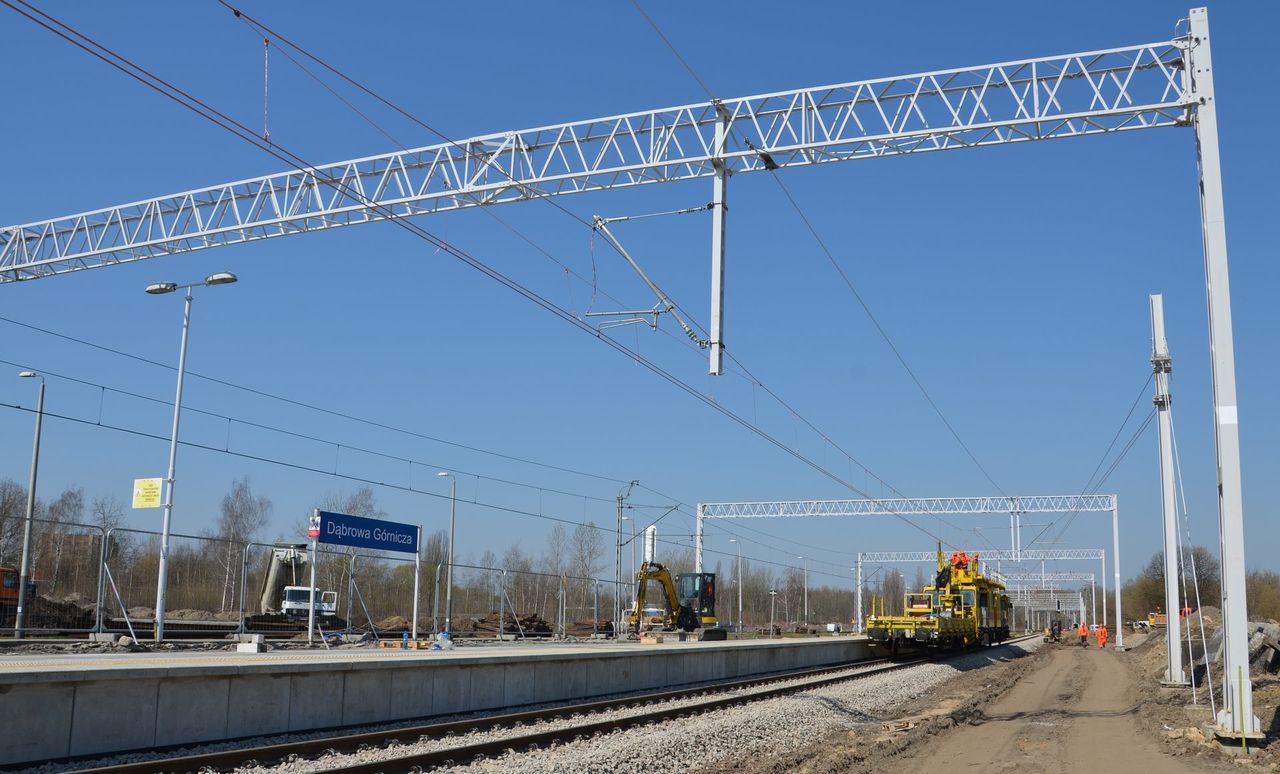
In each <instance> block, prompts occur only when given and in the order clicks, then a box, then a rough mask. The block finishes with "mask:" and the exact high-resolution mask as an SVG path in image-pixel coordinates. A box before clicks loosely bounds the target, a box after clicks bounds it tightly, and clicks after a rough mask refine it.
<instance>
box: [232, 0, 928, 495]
mask: <svg viewBox="0 0 1280 774" xmlns="http://www.w3.org/2000/svg"><path fill="white" fill-rule="evenodd" d="M218 2H219V3H220V4H221V5H222V6H223V7H225V8H227V9H228V10H230V11H232V12H233V14H234V15H235V17H236V18H237V19H240V20H241V21H242V22H244V23H245V25H246V26H248V27H249V28H250V29H252V30H253V31H254V32H255V33H257V34H262V35H265V36H271V37H274V38H277V39H278V40H279V41H281V42H283V43H285V44H286V45H287V46H289V47H290V48H292V49H294V50H295V51H297V52H298V53H299V54H301V55H302V56H305V57H306V58H308V59H310V60H311V61H312V62H315V63H316V64H317V65H319V66H320V67H323V68H324V69H325V70H328V71H329V72H330V73H332V74H333V75H335V76H336V77H338V78H339V79H341V80H342V81H344V82H346V83H347V84H349V85H351V86H353V87H354V88H356V89H358V90H359V91H361V92H363V93H364V94H366V95H368V96H369V97H371V98H373V99H374V100H376V101H378V102H379V103H381V104H383V105H384V106H386V107H387V108H389V109H391V110H392V111H394V112H395V113H397V114H399V115H400V116H402V117H404V118H406V119H408V120H410V121H412V122H413V123H415V124H417V125H418V126H420V127H422V128H423V129H426V130H427V131H428V132H430V133H432V134H433V135H435V136H436V137H438V138H439V139H441V140H442V141H444V142H446V143H449V144H451V145H453V146H454V147H455V148H458V149H459V150H462V151H463V152H464V153H465V152H467V151H466V149H465V148H464V147H463V146H462V145H461V143H459V142H458V141H456V140H454V139H452V138H451V137H449V136H448V135H446V134H445V133H444V132H442V131H440V130H438V129H436V128H435V127H434V126H432V125H431V124H429V123H427V122H426V121H423V120H422V119H421V118H420V117H418V116H417V115H415V114H414V113H412V112H410V111H408V110H406V109H404V108H403V107H401V106H400V105H398V104H396V103H395V102H393V101H391V100H390V99H388V98H386V97H384V96H383V95H381V94H380V93H378V92H376V91H375V90H373V89H372V88H370V87H368V86H367V85H365V84H364V83H362V82H360V81H359V80H357V79H355V78H352V77H351V76H349V75H347V74H346V73H345V72H343V71H342V70H340V69H339V68H337V67H335V66H334V65H332V64H331V63H329V62H328V61H326V60H324V59H323V58H321V57H320V56H318V55H316V54H315V53H313V52H311V51H309V50H308V49H306V48H304V47H303V46H301V45H300V44H299V43H297V42H296V41H294V40H292V39H291V38H288V37H286V36H284V35H282V34H280V33H279V32H278V31H277V30H275V29H272V28H271V27H268V26H267V25H266V24H264V23H263V22H261V21H260V20H258V19H255V18H253V17H252V16H250V15H249V14H247V13H245V12H243V11H241V10H239V9H237V8H235V7H234V6H232V5H231V4H229V3H228V2H227V1H226V0H218ZM641 12H642V13H643V9H641ZM659 34H660V35H661V31H660V30H659ZM673 50H674V49H673ZM675 53H676V56H679V52H675ZM289 59H290V61H293V62H295V63H296V64H298V65H299V67H300V68H301V69H302V70H303V71H304V72H306V73H307V74H308V75H310V76H311V77H312V78H313V79H315V80H317V81H318V82H320V83H321V84H322V85H323V86H324V88H326V89H327V90H329V91H330V93H332V94H334V95H335V96H338V95H337V92H335V91H334V90H333V89H331V88H330V87H329V86H328V85H327V84H324V83H323V81H321V80H320V79H319V78H318V77H317V76H316V75H315V74H314V73H312V72H311V71H310V70H309V69H307V68H306V67H303V66H302V65H301V63H297V62H296V60H294V59H293V58H292V57H289ZM682 61H683V58H682ZM685 64H686V67H688V64H687V63H685ZM690 73H691V74H692V75H693V76H694V77H695V78H697V74H696V73H693V71H692V69H690ZM700 82H701V81H700ZM704 88H705V84H704ZM339 99H340V100H341V101H342V102H343V103H344V104H347V105H348V106H350V103H349V102H348V101H347V100H345V99H343V98H341V97H340V96H339ZM352 109H353V110H355V108H354V107H352ZM355 112H356V113H357V114H358V115H360V116H361V117H362V118H364V119H365V120H366V121H367V122H368V123H370V125H372V126H374V127H375V128H376V129H378V131H380V132H381V133H382V134H383V135H384V136H386V137H387V138H388V139H390V140H391V141H392V142H393V143H395V144H397V145H399V146H400V147H401V148H402V149H404V145H403V144H402V143H400V142H399V141H398V140H396V139H395V138H394V137H393V136H391V134H390V133H389V132H387V131H386V130H385V129H383V128H382V127H381V126H379V125H378V124H377V123H376V122H374V121H373V120H372V119H371V118H369V117H368V116H366V115H365V114H364V113H362V112H360V111H359V110H355ZM504 174H506V177H507V178H508V179H510V180H512V182H513V183H518V181H516V180H515V179H514V178H512V177H511V175H510V174H509V173H505V172H504ZM540 198H541V199H542V201H545V202H546V203H547V204H550V205H553V206H555V207H556V208H557V209H559V210H560V211H561V212H562V213H564V214H565V215H567V216H568V217H570V218H572V219H573V220H575V221H576V222H578V223H579V224H581V225H583V226H586V227H588V228H592V230H593V231H594V228H593V224H591V223H589V222H587V221H586V220H585V219H584V218H582V217H580V216H578V215H577V214H576V213H574V212H573V211H572V210H570V209H568V208H567V207H565V206H563V205H561V204H560V203H559V202H557V201H555V200H553V199H550V198H546V197H540ZM481 209H482V210H484V211H485V212H486V213H487V214H489V215H490V216H491V217H494V218H495V220H497V221H498V222H499V223H500V224H502V225H503V226H504V227H506V228H508V229H509V230H511V231H512V233H514V234H515V235H516V236H517V237H519V238H520V239H522V240H524V241H525V242H527V243H528V244H529V245H530V246H532V247H533V248H534V249H536V250H538V251H539V252H540V253H542V254H543V255H544V256H546V257H547V258H548V259H550V260H551V261H552V262H554V263H556V264H557V265H558V266H560V267H561V268H562V269H564V270H565V271H566V272H570V273H572V274H573V276H574V277H576V278H577V279H579V280H580V281H582V282H584V283H586V282H587V280H586V278H585V277H582V276H581V275H579V274H578V273H577V272H573V271H572V270H571V269H570V268H569V267H568V266H567V265H566V264H565V263H563V262H562V261H560V260H559V259H557V258H555V257H554V256H553V255H551V254H550V253H549V252H548V251H546V250H545V249H544V248H542V247H541V246H540V245H538V244H537V243H536V242H535V241H533V240H532V239H530V238H529V237H527V236H525V235H524V234H523V233H522V232H520V231H519V230H518V229H515V228H514V227H512V226H510V225H509V224H508V223H506V222H505V221H503V220H502V219H501V218H498V217H497V216H496V215H494V214H493V213H491V212H490V211H489V209H488V208H481ZM703 209H706V208H705V207H704V208H685V209H681V210H673V211H670V212H663V213H654V214H647V215H638V216H630V217H629V218H628V219H630V220H636V219H639V218H644V217H653V216H655V215H667V214H675V213H685V212H692V211H698V210H703ZM802 215H803V213H802ZM815 236H816V232H815ZM610 246H612V244H611V245H610ZM824 248H825V245H824ZM828 254H829V253H828ZM592 286H593V287H594V282H593V283H592ZM605 295H606V297H609V298H610V299H611V300H613V301H615V303H619V304H620V303H621V302H620V301H619V300H618V299H617V298H614V297H612V296H609V295H608V294H607V293H606V294H605ZM676 306H677V308H678V309H679V310H680V311H682V312H685V313H686V316H687V317H688V318H689V319H690V320H692V321H693V325H694V326H695V327H696V328H697V329H698V330H699V331H700V332H701V333H702V334H703V335H704V336H705V335H706V333H707V332H706V329H705V328H704V327H703V326H702V325H701V324H700V323H699V322H697V318H696V317H695V316H693V315H691V314H688V312H687V310H685V309H684V308H683V307H680V305H679V304H676ZM868 312H869V310H868ZM873 320H874V318H873ZM663 332H664V333H667V331H666V330H665V329H663ZM668 335H669V336H670V337H671V338H673V339H676V340H680V337H678V336H675V335H674V334H668ZM683 343H684V344H686V345H688V344H689V343H688V342H687V341H685V342H683ZM890 345H891V346H892V342H890ZM693 351H695V352H696V351H697V350H696V349H695V350H693ZM895 351H896V350H895ZM726 355H727V356H728V359H729V360H730V361H732V362H733V363H734V364H735V365H736V366H737V367H738V368H739V369H740V370H741V372H742V375H743V376H744V377H745V378H747V379H748V380H749V381H750V382H751V383H752V385H753V386H755V387H758V388H760V389H762V390H764V391H765V392H766V394H768V395H769V396H770V397H771V398H772V399H773V400H774V401H775V402H777V403H778V404H779V405H781V406H782V407H783V408H784V409H786V410H787V412H788V413H790V414H791V415H792V416H793V417H795V418H796V419H798V420H799V421H801V422H802V423H803V424H804V425H805V426H807V427H808V428H809V429H810V430H811V431H812V432H814V433H815V434H816V435H818V436H819V437H820V438H821V439H822V440H823V441H825V442H827V443H828V444H830V445H831V446H832V447H833V448H834V449H836V450H837V451H838V452H839V453H840V454H841V455H842V456H844V457H845V458H846V459H848V460H849V461H851V462H852V463H853V464H855V465H857V466H858V467H859V468H861V469H862V470H863V471H864V472H865V473H866V474H867V475H869V476H871V477H872V478H875V479H876V481H878V482H879V483H881V484H882V485H884V486H886V487H888V488H889V489H890V490H892V491H893V492H895V493H897V494H898V495H899V496H903V497H905V496H906V495H905V494H903V493H902V492H901V491H900V490H898V489H897V488H896V487H894V486H893V485H891V484H889V482H887V481H886V480H884V479H883V478H882V477H880V476H879V475H878V474H876V473H875V472H874V471H872V470H871V469H870V468H869V467H867V466H866V465H865V464H863V463H862V462H861V461H860V460H858V459H857V458H856V457H854V456H853V455H852V454H851V453H849V452H848V451H847V450H845V449H844V448H843V447H841V446H840V445H839V444H838V443H836V442H835V440H834V439H832V438H831V437H830V436H828V435H827V434H826V433H824V432H822V431H821V430H819V429H818V427H817V426H816V425H814V424H813V423H812V422H811V421H809V420H808V419H807V418H806V417H804V416H803V415H801V414H800V412H799V411H798V410H796V409H795V408H794V407H793V406H792V405H791V404H790V403H788V402H787V401H785V400H784V399H783V398H782V396H781V395H779V394H778V393H777V392H775V391H774V390H773V389H772V388H770V387H768V386H767V385H766V384H764V382H763V380H761V379H760V378H758V377H757V376H755V374H753V373H751V371H750V370H749V369H748V368H747V366H746V365H745V364H744V363H743V362H742V361H741V360H739V359H738V358H736V357H735V356H734V355H733V354H732V353H729V352H726ZM904 365H905V362H904ZM922 389H923V388H922ZM944 421H945V418H944Z"/></svg>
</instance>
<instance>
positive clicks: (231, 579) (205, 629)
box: [103, 529, 245, 636]
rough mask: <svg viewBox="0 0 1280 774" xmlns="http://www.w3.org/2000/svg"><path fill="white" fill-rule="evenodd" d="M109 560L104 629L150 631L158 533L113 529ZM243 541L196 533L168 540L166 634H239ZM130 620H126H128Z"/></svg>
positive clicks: (158, 547)
mask: <svg viewBox="0 0 1280 774" xmlns="http://www.w3.org/2000/svg"><path fill="white" fill-rule="evenodd" d="M109 540H111V541H112V543H113V549H114V550H112V551H110V552H109V553H108V555H107V557H106V563H105V564H106V579H107V586H106V589H105V591H104V595H103V596H104V599H103V608H104V615H103V628H104V629H105V630H107V631H112V632H122V633H127V632H129V631H130V626H132V630H133V632H134V633H138V632H139V631H143V632H150V631H151V629H152V627H153V626H154V623H155V603H156V587H157V583H158V577H159V571H160V535H159V534H158V533H155V532H149V531H146V530H135V529H113V530H111V532H110V537H109ZM244 545H245V544H244V543H242V542H238V541H230V540H222V539H218V538H209V537H200V536H196V535H179V534H171V535H170V536H169V562H168V563H169V568H168V584H167V585H168V588H167V591H166V594H165V628H166V633H168V634H172V635H174V636H180V635H182V634H188V635H195V634H199V635H205V636H210V635H213V636H217V635H227V634H231V633H234V632H237V631H239V630H240V604H241V599H242V598H241V593H242V584H241V573H242V572H243V561H242V560H243V555H244ZM126 618H127V620H126Z"/></svg>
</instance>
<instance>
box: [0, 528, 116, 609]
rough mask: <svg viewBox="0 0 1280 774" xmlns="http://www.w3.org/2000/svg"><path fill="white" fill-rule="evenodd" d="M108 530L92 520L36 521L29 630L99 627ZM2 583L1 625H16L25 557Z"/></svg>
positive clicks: (29, 602) (7, 573) (31, 569)
mask: <svg viewBox="0 0 1280 774" xmlns="http://www.w3.org/2000/svg"><path fill="white" fill-rule="evenodd" d="M102 547H103V531H102V529H100V528H99V527H96V526H94V525H92V524H78V523H75V522H60V521H50V520H48V519H32V520H31V564H30V567H29V570H28V572H29V578H30V583H29V585H28V593H27V602H26V605H25V607H26V616H25V617H26V626H25V631H26V633H27V634H38V633H44V632H52V631H74V632H85V631H90V630H92V629H93V628H94V626H95V625H96V612H97V600H98V589H99V568H100V566H101V557H102ZM15 559H17V560H18V561H15V562H14V564H13V566H12V567H11V568H8V567H6V570H5V571H4V573H3V580H2V582H0V627H4V628H8V629H11V628H12V627H13V626H14V625H15V624H16V618H17V609H18V585H19V583H18V572H19V561H20V557H16V556H15Z"/></svg>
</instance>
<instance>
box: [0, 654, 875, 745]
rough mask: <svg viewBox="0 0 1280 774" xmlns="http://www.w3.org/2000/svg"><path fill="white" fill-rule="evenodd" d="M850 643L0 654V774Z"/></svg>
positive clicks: (683, 673)
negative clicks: (4, 723)
mask: <svg viewBox="0 0 1280 774" xmlns="http://www.w3.org/2000/svg"><path fill="white" fill-rule="evenodd" d="M869 651H870V648H869V646H868V643H867V640H866V639H865V638H862V637H850V636H843V637H822V638H813V639H789V640H744V641H732V640H730V641H727V642H675V641H672V640H668V641H667V642H665V643H662V644H641V643H636V642H617V643H615V642H607V643H606V642H600V643H561V642H537V643H528V644H525V643H501V644H499V643H494V644H488V645H460V646H458V647H456V648H455V649H453V650H449V651H425V650H389V649H373V648H341V649H338V648H335V649H333V650H284V649H281V650H273V651H269V652H266V653H249V654H246V653H238V652H234V651H170V652H151V653H119V654H115V653H93V654H87V653H86V654H24V655H17V654H7V655H0V712H3V713H4V715H3V716H4V717H6V718H8V719H9V728H8V732H7V733H5V734H2V735H0V765H12V764H17V763H23V762H30V761H40V760H48V759H55V758H65V757H72V756H80V755H91V754H97V753H108V752H121V751H128V750H141V749H152V748H155V747H164V746H170V745H184V744H192V743H197V742H207V741H215V740H226V739H237V738H242V737H248V736H257V735H262V734H274V733H281V732H292V731H307V730H318V729H326V728H336V727H342V726H354V725H360V724H366V723H379V722H386V721H396V720H408V719H412V718H424V717H433V716H444V715H455V714H460V713H467V712H477V711H482V710H497V709H506V708H513V707H522V706H529V705H535V704H544V703H549V702H559V701H573V700H582V699H591V698H596V697H601V696H608V695H612V694H618V693H627V692H633V691H649V690H655V689H659V688H666V687H675V686H681V685H691V684H695V683H701V682H710V681H716V680H725V679H731V678H734V677H749V676H752V675H761V674H768V673H772V672H783V671H789V670H795V669H803V668H806V667H815V666H823V665H828V664H838V663H841V662H847V661H853V660H858V659H863V658H868V657H869V656H870V652H869Z"/></svg>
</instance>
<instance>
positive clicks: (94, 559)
mask: <svg viewBox="0 0 1280 774" xmlns="http://www.w3.org/2000/svg"><path fill="white" fill-rule="evenodd" d="M35 527H36V529H35V530H34V531H33V541H32V544H33V546H32V578H33V580H34V581H35V582H36V587H37V595H36V598H35V599H34V600H33V602H32V604H31V606H29V608H28V609H29V611H30V612H29V613H28V616H27V626H26V629H27V631H29V632H54V631H63V632H87V631H93V630H100V631H107V632H117V633H122V634H132V635H135V636H138V637H148V636H153V635H154V626H155V607H154V606H155V602H156V590H157V588H156V587H157V582H158V577H159V565H160V534H159V533H157V532H152V531H149V530H139V529H128V528H115V529H111V530H106V531H104V530H102V529H101V528H99V527H96V526H93V525H85V524H75V523H58V522H49V521H45V520H38V519H37V520H35ZM309 562H310V554H309V550H308V546H307V545H305V544H276V545H271V544H265V543H252V542H251V543H245V542H241V541H234V540H224V539H220V538H212V537H203V536H197V535H183V534H171V535H170V540H169V559H168V584H167V590H166V605H165V608H166V610H165V633H166V637H226V636H232V635H234V634H236V633H241V632H246V633H259V634H268V635H272V636H276V637H288V636H292V637H298V638H303V637H305V636H306V618H307V615H306V613H307V607H308V602H309V597H308V596H307V589H308V587H309V585H310V578H311V568H310V564H309ZM315 573H316V574H315V577H316V588H317V612H318V615H317V618H318V619H319V626H320V628H321V629H322V630H323V631H324V632H343V633H349V634H356V635H361V634H364V633H368V632H372V633H374V634H375V635H377V636H379V637H385V636H393V637H397V638H398V637H399V636H401V634H402V632H405V631H408V630H410V629H411V628H412V624H413V620H414V612H415V611H414V602H415V600H414V593H413V591H414V583H415V574H416V577H417V581H418V588H419V593H418V597H417V613H418V633H419V635H420V636H421V635H426V634H432V633H435V632H437V631H439V630H441V629H442V628H443V625H444V621H445V616H446V604H447V602H446V600H447V597H448V588H447V586H448V567H447V565H442V564H434V563H428V562H423V563H422V564H421V565H420V566H417V565H415V562H414V558H413V557H412V556H403V555H395V554H385V553H380V552H370V551H366V550H354V549H352V550H344V549H340V548H336V547H333V546H322V547H320V548H319V549H318V551H317V560H316V567H315ZM10 575H12V576H13V577H12V580H10V579H9V576H10ZM16 576H17V573H16V568H15V569H14V571H13V572H7V573H6V574H5V581H4V584H5V585H4V587H3V589H2V591H3V593H0V627H5V628H10V629H11V628H12V626H13V624H14V616H15V611H16V596H17V595H16V589H17V577H16ZM613 589H614V585H613V582H612V581H609V580H603V579H598V578H582V577H574V576H570V575H557V574H553V573H543V572H533V571H529V570H508V569H505V568H501V567H479V566H472V565H463V564H458V565H455V566H454V572H453V593H452V597H453V607H452V609H453V627H452V628H453V632H454V633H455V634H456V635H458V636H464V637H465V636H475V637H487V636H492V637H496V636H500V635H502V634H509V635H514V636H516V637H564V636H571V637H574V636H576V637H584V636H592V635H595V634H599V635H609V634H612V631H613V629H612V624H611V622H610V621H609V620H608V619H609V618H610V617H611V614H612V610H613ZM628 591H629V588H628V589H624V595H623V596H624V600H625V599H626V598H627V597H628V593H627V592H628ZM289 598H292V602H290V601H289Z"/></svg>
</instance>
